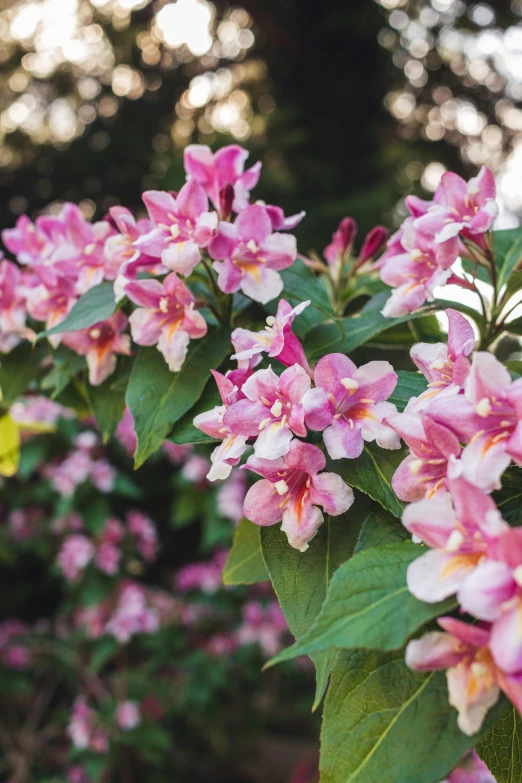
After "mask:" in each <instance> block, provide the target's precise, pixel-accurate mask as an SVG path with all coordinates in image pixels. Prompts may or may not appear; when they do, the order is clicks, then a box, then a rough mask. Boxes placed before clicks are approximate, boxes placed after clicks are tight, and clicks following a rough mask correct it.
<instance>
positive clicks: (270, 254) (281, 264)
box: [208, 204, 297, 304]
mask: <svg viewBox="0 0 522 783" xmlns="http://www.w3.org/2000/svg"><path fill="white" fill-rule="evenodd" d="M208 252H209V254H210V256H211V257H212V258H213V259H214V264H213V267H214V269H215V270H216V272H217V273H218V285H219V287H220V288H221V290H222V291H224V292H225V293H227V294H232V293H235V292H236V291H239V290H240V289H241V291H242V292H243V293H244V294H245V295H246V296H249V297H250V298H251V299H253V300H254V301H256V302H261V303H262V304H266V303H267V302H269V301H270V300H271V299H275V298H276V297H277V296H279V294H280V293H281V291H282V290H283V281H282V279H281V276H280V275H279V271H280V270H281V269H286V268H287V267H289V266H291V265H292V264H293V263H294V261H295V259H296V255H297V246H296V240H295V237H293V236H291V235H290V234H278V233H276V234H273V233H272V223H271V221H270V216H269V215H268V213H267V211H266V209H264V207H261V206H259V205H256V204H253V205H252V206H250V207H247V208H246V209H245V210H244V211H243V212H241V213H240V214H239V215H238V217H237V218H236V220H235V222H234V223H224V222H221V223H220V224H219V231H218V233H217V235H216V236H215V237H214V238H213V239H212V241H211V242H210V244H209V247H208Z"/></svg>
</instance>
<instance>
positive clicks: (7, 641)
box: [0, 620, 30, 669]
mask: <svg viewBox="0 0 522 783" xmlns="http://www.w3.org/2000/svg"><path fill="white" fill-rule="evenodd" d="M28 630H29V629H28V627H27V626H26V624H25V623H22V622H21V621H20V620H4V622H3V623H0V660H1V661H2V663H4V664H5V665H6V666H10V667H11V668H13V669H26V668H27V667H28V666H29V664H30V654H29V650H28V648H27V645H26V644H25V640H24V638H23V637H25V636H26V635H27V632H28Z"/></svg>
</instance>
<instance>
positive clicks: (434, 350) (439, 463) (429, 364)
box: [386, 310, 522, 735]
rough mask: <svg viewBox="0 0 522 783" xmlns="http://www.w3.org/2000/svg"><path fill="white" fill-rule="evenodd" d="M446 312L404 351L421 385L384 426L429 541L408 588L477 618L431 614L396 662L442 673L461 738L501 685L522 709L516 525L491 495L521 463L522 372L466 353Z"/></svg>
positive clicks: (413, 523)
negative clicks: (404, 450) (430, 335)
mask: <svg viewBox="0 0 522 783" xmlns="http://www.w3.org/2000/svg"><path fill="white" fill-rule="evenodd" d="M447 316H448V320H449V335H448V344H447V345H444V344H442V343H441V344H435V345H432V344H424V343H420V344H418V345H416V346H414V348H413V349H412V351H411V356H412V359H413V361H414V362H415V364H416V365H417V367H418V368H419V370H420V371H421V372H422V373H423V374H424V376H425V377H426V379H427V381H428V389H427V391H426V392H424V393H423V394H421V395H420V396H419V397H417V398H412V399H411V400H410V401H409V403H408V405H407V407H406V408H405V410H404V412H403V413H396V414H393V415H392V416H388V417H387V419H386V422H387V424H389V425H390V426H391V427H393V428H394V430H395V431H396V432H397V434H398V435H400V436H401V437H402V438H403V439H404V441H405V442H406V444H407V445H408V447H409V450H410V454H409V456H408V457H406V459H405V460H404V461H403V462H402V463H401V465H400V466H399V468H398V469H397V471H396V473H395V475H394V477H393V481H392V485H393V488H394V490H395V492H396V494H397V495H398V497H399V498H400V499H401V500H404V501H407V502H408V503H409V505H408V506H406V508H405V511H404V514H403V524H404V525H405V527H406V528H407V529H408V530H409V531H410V532H411V533H412V534H413V536H414V539H415V540H416V541H418V542H422V543H424V544H426V545H427V546H428V547H430V551H429V552H427V553H426V554H424V555H422V556H421V557H419V558H418V559H417V560H415V561H414V562H413V563H412V564H411V565H410V567H409V569H408V577H407V580H408V587H409V589H410V591H411V592H412V593H413V595H414V596H415V597H416V598H418V599H419V600H421V601H426V602H428V603H436V602H438V601H441V600H443V599H445V598H448V597H449V596H453V595H456V597H457V599H458V603H459V605H460V609H461V612H463V613H467V614H469V615H471V616H472V617H473V618H475V619H476V620H477V621H478V624H476V625H470V624H468V623H466V622H464V621H461V620H457V619H453V618H451V617H444V618H439V625H440V626H441V628H442V629H443V631H441V632H434V633H430V634H428V635H426V636H424V637H423V638H422V639H420V640H416V641H412V642H410V644H409V646H408V649H407V654H406V661H407V663H408V665H409V666H411V667H412V668H415V669H419V670H425V669H434V668H442V669H447V676H448V686H449V696H450V702H451V704H453V705H454V706H455V707H456V708H457V710H458V712H459V726H460V728H461V729H462V731H463V732H465V733H466V734H469V735H471V734H474V733H476V732H477V731H478V730H479V728H480V726H481V725H482V721H483V719H484V716H485V715H486V713H487V711H488V709H489V708H490V707H491V706H492V705H493V704H494V703H495V702H496V701H497V699H498V697H499V692H500V690H502V691H504V692H505V693H506V694H507V695H508V697H509V698H510V699H511V701H513V703H514V704H515V705H516V706H517V708H518V709H519V710H520V709H522V637H521V634H520V616H521V611H522V531H521V530H520V529H519V528H512V527H510V526H509V525H508V523H507V522H505V521H504V520H503V519H502V517H501V514H500V512H499V510H498V508H497V507H496V505H495V502H494V500H493V499H492V497H491V495H490V494H489V493H491V492H492V491H493V490H494V489H497V488H500V486H501V477H502V474H503V473H504V471H505V470H506V469H507V468H508V466H509V465H510V463H511V462H512V461H515V462H517V463H518V464H522V448H521V446H522V441H521V433H522V403H521V400H522V379H519V380H514V381H513V380H512V379H511V376H510V374H509V372H508V371H507V370H506V368H505V367H504V366H503V365H502V364H501V363H500V362H499V361H498V360H497V359H496V358H495V357H494V356H493V355H492V354H490V353H485V352H480V351H479V352H475V353H474V354H473V356H472V358H471V361H470V359H469V358H468V357H469V356H470V354H471V353H472V351H473V346H474V335H473V330H472V327H471V325H470V324H469V323H468V321H467V320H466V319H465V318H464V317H463V316H462V315H460V314H459V313H457V312H456V311H454V310H448V311H447Z"/></svg>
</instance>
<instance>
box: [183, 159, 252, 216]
mask: <svg viewBox="0 0 522 783" xmlns="http://www.w3.org/2000/svg"><path fill="white" fill-rule="evenodd" d="M247 158H248V152H247V151H246V150H245V149H243V148H242V147H239V146H238V145H237V144H230V145H229V146H228V147H222V148H221V149H220V150H218V151H217V152H216V153H214V154H213V153H212V151H211V149H210V147H205V146H204V145H202V144H189V146H188V147H185V150H184V153H183V160H184V164H185V171H186V172H187V177H192V178H193V179H194V180H195V181H196V182H198V183H199V184H200V185H201V186H202V187H203V188H204V190H205V192H206V193H207V195H208V197H209V198H210V200H211V201H212V203H213V204H214V206H215V208H216V209H220V208H221V192H222V191H223V189H224V188H226V186H227V185H232V186H233V188H234V203H233V208H234V210H235V211H236V212H240V211H241V210H242V209H245V208H246V207H247V206H248V198H249V195H250V191H251V190H252V189H253V188H255V186H256V185H257V183H258V180H259V175H260V173H261V163H260V162H258V163H255V164H254V165H253V166H252V168H251V169H248V170H247V171H244V168H245V161H246V159H247Z"/></svg>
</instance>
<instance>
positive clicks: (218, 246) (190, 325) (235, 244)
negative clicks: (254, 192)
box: [0, 145, 304, 386]
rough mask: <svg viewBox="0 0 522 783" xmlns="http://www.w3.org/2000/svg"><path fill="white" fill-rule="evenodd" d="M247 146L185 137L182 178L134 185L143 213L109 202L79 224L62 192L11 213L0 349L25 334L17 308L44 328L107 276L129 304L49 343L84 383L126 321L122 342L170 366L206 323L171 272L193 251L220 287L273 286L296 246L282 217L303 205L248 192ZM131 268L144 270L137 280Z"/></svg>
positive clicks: (252, 175) (251, 183) (0, 266)
mask: <svg viewBox="0 0 522 783" xmlns="http://www.w3.org/2000/svg"><path fill="white" fill-rule="evenodd" d="M247 157H248V153H247V152H246V151H245V150H244V149H242V148H241V147H239V146H237V145H230V146H228V147H223V148H222V149H220V150H219V151H218V152H217V153H216V154H215V155H213V154H212V153H211V151H210V149H209V148H208V147H204V146H197V145H193V146H189V147H187V149H186V150H185V171H186V175H187V182H186V184H185V185H183V187H182V188H181V190H180V191H179V193H178V194H174V193H170V192H162V191H148V192H146V193H144V195H143V202H144V204H145V207H146V209H147V213H148V217H147V218H143V219H140V220H136V219H135V218H134V217H133V215H132V214H131V213H130V212H129V210H127V209H125V208H124V207H112V208H111V209H110V210H109V214H108V215H107V217H106V218H105V219H104V220H101V221H99V222H97V223H93V224H91V223H90V222H89V221H87V220H86V219H85V218H84V217H83V215H82V212H81V210H80V209H79V208H78V207H77V206H76V205H74V204H70V203H67V204H65V205H64V206H63V207H62V208H61V210H60V212H59V213H58V214H57V215H42V216H40V217H38V218H37V219H36V221H35V222H34V223H33V222H32V221H31V220H30V219H29V218H28V217H27V216H25V215H23V216H22V217H20V218H19V219H18V221H17V224H16V227H15V228H12V229H7V230H5V231H4V232H3V234H2V237H3V241H4V244H5V246H6V248H7V250H8V251H9V252H10V253H12V254H13V255H14V256H15V257H16V259H17V261H18V265H16V264H15V263H13V262H12V261H8V260H3V261H2V262H1V263H0V289H1V291H0V351H2V352H8V351H10V350H12V348H14V347H15V346H16V345H17V344H18V343H19V342H20V340H22V339H32V338H33V337H34V331H32V330H30V329H29V328H28V327H27V326H26V319H27V316H29V317H30V318H31V319H32V320H33V321H37V322H43V323H44V324H45V327H46V328H47V329H50V328H52V327H56V326H58V325H59V324H60V323H61V322H62V321H63V320H64V319H65V318H66V316H67V315H68V314H69V312H70V311H71V309H72V307H73V305H74V303H75V302H76V301H77V300H78V299H79V297H80V296H81V295H82V294H84V293H86V292H87V291H88V290H89V289H91V288H93V287H94V286H96V285H98V284H100V283H101V282H103V281H104V280H106V281H114V292H115V300H116V301H119V300H120V299H122V298H123V297H124V296H127V297H128V298H129V299H130V300H131V301H132V302H133V303H134V304H135V305H137V308H136V309H135V310H134V311H133V312H132V314H131V316H130V318H129V319H127V317H126V316H125V315H124V314H123V313H122V312H121V311H120V310H118V311H117V312H116V313H115V314H114V315H113V316H111V317H110V318H108V319H107V320H106V321H102V322H100V323H97V324H94V325H93V326H91V327H89V328H87V329H81V330H79V331H73V332H64V333H62V334H60V333H56V334H54V335H52V336H51V337H50V338H49V339H50V341H51V343H52V345H53V346H54V347H56V346H57V345H58V344H59V343H60V342H61V343H63V344H64V345H65V346H67V347H68V348H70V349H71V350H73V351H75V352H76V353H78V354H80V355H81V356H85V357H86V361H87V365H88V368H89V382H90V383H91V384H92V385H94V386H96V385H99V384H100V383H102V382H103V381H104V380H105V379H106V378H107V377H108V376H109V375H110V374H111V373H112V372H113V371H114V369H115V367H116V357H117V355H118V354H123V355H127V354H129V353H130V351H131V342H130V337H129V335H128V334H126V333H125V330H126V329H127V326H128V325H130V330H131V334H132V339H133V340H134V342H135V343H136V344H137V345H149V346H150V345H156V346H157V347H158V350H159V351H160V352H161V353H162V355H163V356H164V358H165V361H166V362H167V364H168V366H169V368H170V369H171V370H172V371H173V372H176V371H177V370H179V369H180V367H181V365H182V364H183V361H184V359H185V356H186V353H187V349H188V345H189V341H190V340H193V339H198V338H200V337H203V336H204V335H205V334H206V332H207V324H206V322H205V319H204V318H203V316H202V314H201V313H200V312H198V310H197V307H198V306H200V305H201V303H198V302H196V299H195V297H194V295H193V294H192V292H191V291H190V290H189V288H188V287H187V286H186V285H185V283H184V282H183V281H182V280H181V279H180V276H182V277H189V276H190V275H191V273H192V272H193V271H194V269H195V267H196V266H197V265H198V264H199V263H200V261H201V260H202V257H203V256H202V254H203V253H205V254H206V255H208V256H209V258H210V262H211V263H212V266H213V268H214V272H212V271H211V269H210V266H209V265H207V270H208V272H209V274H211V276H212V280H211V281H209V282H210V286H211V288H212V287H213V286H218V287H219V289H221V291H222V292H223V293H225V294H232V293H234V292H236V291H239V290H241V291H242V292H243V293H244V294H245V295H246V296H249V297H251V298H252V299H254V300H255V301H258V302H262V303H265V302H268V301H270V300H271V299H274V298H275V297H277V296H279V294H280V293H281V291H282V288H283V281H282V279H281V276H280V274H279V272H280V271H281V270H282V269H285V268H287V267H289V266H291V264H293V262H294V261H295V259H296V256H297V247H296V241H295V238H294V237H293V236H292V235H290V234H283V233H280V230H287V229H289V228H293V227H294V226H295V225H297V223H298V222H299V221H300V220H301V218H302V217H303V215H304V213H300V214H299V215H294V216H292V217H290V218H285V216H284V214H283V211H282V210H281V209H280V208H279V207H274V206H270V205H266V204H262V203H255V204H250V203H249V195H250V190H251V189H252V188H253V187H255V185H256V184H257V181H258V179H259V174H260V170H261V164H260V163H258V164H256V165H255V166H253V167H252V168H251V169H249V170H247V171H245V170H244V166H245V161H246V158H247ZM212 207H213V208H212ZM233 212H236V213H237V216H236V218H235V220H234V222H231V217H232V213H233ZM205 263H207V262H206V261H205ZM139 272H146V273H148V274H149V275H152V276H153V277H151V278H148V279H145V280H142V279H140V280H138V273H139ZM165 275H166V276H165ZM214 275H215V276H214ZM154 276H161V277H162V280H158V279H155V278H154Z"/></svg>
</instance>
